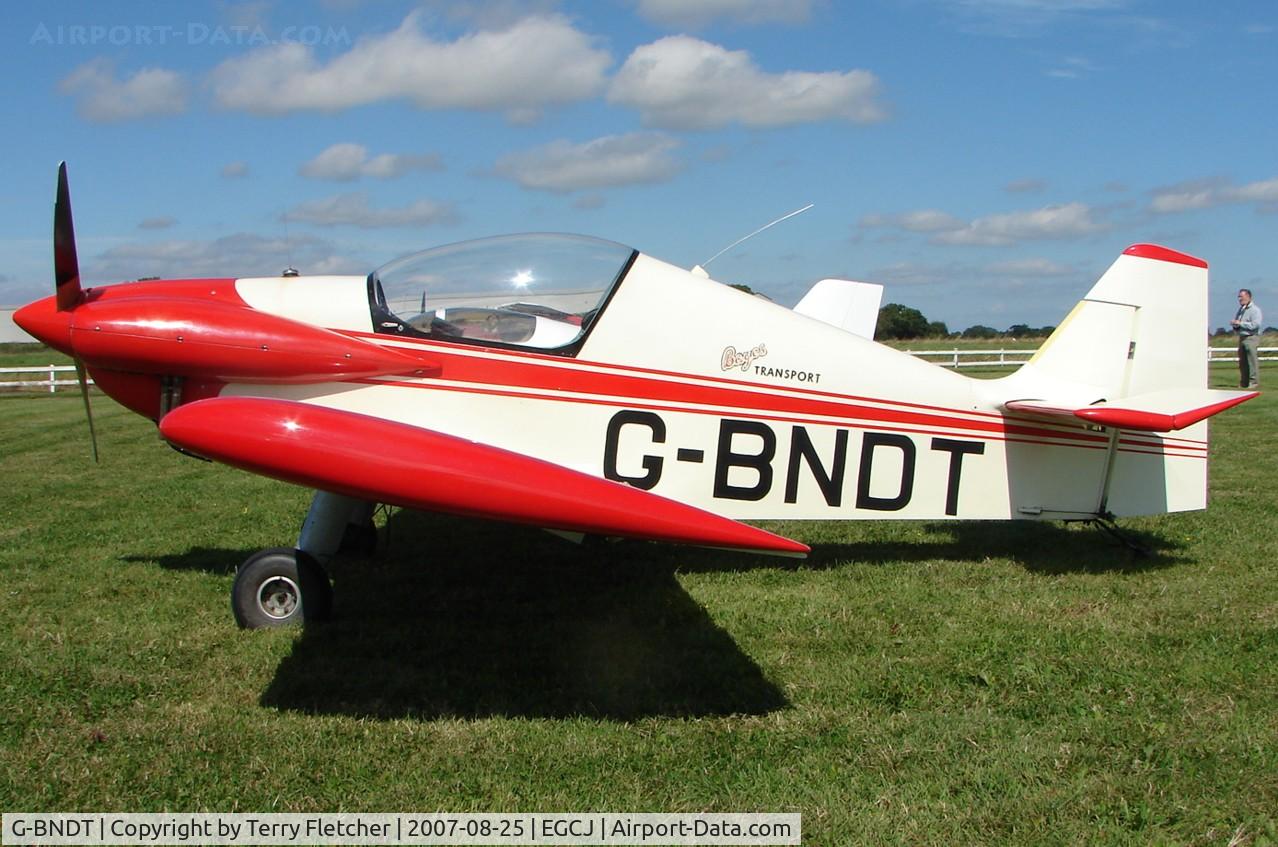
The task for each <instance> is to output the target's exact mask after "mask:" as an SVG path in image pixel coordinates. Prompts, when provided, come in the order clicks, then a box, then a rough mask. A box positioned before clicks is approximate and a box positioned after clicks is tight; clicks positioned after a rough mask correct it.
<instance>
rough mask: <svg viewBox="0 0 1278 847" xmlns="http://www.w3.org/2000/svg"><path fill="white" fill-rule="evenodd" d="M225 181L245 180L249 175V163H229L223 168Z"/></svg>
mask: <svg viewBox="0 0 1278 847" xmlns="http://www.w3.org/2000/svg"><path fill="white" fill-rule="evenodd" d="M221 174H222V178H223V179H243V178H244V177H246V176H248V175H249V166H248V162H228V163H227V164H225V165H223V166H222V171H221Z"/></svg>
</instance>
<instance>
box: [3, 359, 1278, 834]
mask: <svg viewBox="0 0 1278 847" xmlns="http://www.w3.org/2000/svg"><path fill="white" fill-rule="evenodd" d="M0 358H2V357H0ZM1234 373H1235V372H1234V371H1233V370H1232V368H1229V367H1224V366H1221V367H1217V368H1214V369H1213V377H1212V379H1213V384H1214V385H1217V386H1219V387H1226V386H1229V385H1231V384H1232V380H1233V377H1234ZM1265 378H1266V379H1267V380H1268V383H1269V384H1272V385H1278V368H1269V369H1268V370H1267V372H1266V373H1265ZM94 410H95V414H96V418H97V422H98V431H99V439H100V443H101V448H102V453H103V461H102V464H101V465H100V466H97V467H94V466H93V465H92V462H91V461H90V460H89V458H88V444H87V434H86V429H85V426H84V422H83V420H82V415H83V411H82V407H81V404H80V400H79V398H78V396H77V395H76V393H75V392H74V391H68V392H60V393H59V394H58V395H56V396H53V397H50V396H48V395H38V394H37V395H10V396H3V397H0V479H2V480H3V483H4V490H3V494H0V592H2V593H0V809H9V810H37V811H57V810H68V811H69V810H113V811H162V810H174V811H198V810H205V811H251V812H264V811H311V810H323V811H335V810H366V811H404V810H411V811H435V810H447V811H514V810H524V811H591V810H610V811H696V810H717V811H798V812H801V813H802V814H803V826H804V836H805V837H804V843H805V844H810V845H835V844H862V843H868V844H898V843H910V844H954V843H961V844H968V843H996V844H1005V843H1011V844H1043V843H1047V844H1151V843H1159V844H1161V843H1172V844H1204V845H1206V844H1219V845H1226V844H1273V843H1278V834H1275V827H1276V826H1278V528H1276V522H1275V521H1274V518H1273V516H1274V513H1275V511H1276V509H1278V493H1276V491H1275V486H1274V459H1273V452H1272V441H1273V437H1274V434H1275V433H1276V432H1278V399H1275V397H1274V396H1273V395H1272V394H1265V395H1263V396H1261V397H1260V398H1259V399H1257V400H1255V401H1253V402H1251V403H1248V404H1245V405H1244V406H1242V407H1240V408H1238V409H1235V410H1233V411H1231V412H1228V413H1226V414H1224V415H1222V416H1220V417H1219V418H1216V419H1215V420H1216V421H1217V423H1216V424H1215V425H1214V432H1213V436H1214V438H1213V445H1214V446H1213V458H1212V504H1211V508H1210V509H1209V510H1208V511H1206V512H1202V513H1194V514H1186V515H1178V516H1169V517H1161V518H1151V519H1141V520H1132V521H1127V522H1125V524H1126V526H1127V527H1128V528H1129V529H1130V530H1131V532H1133V533H1134V534H1135V535H1136V536H1137V537H1138V538H1139V539H1140V540H1141V541H1142V542H1144V543H1145V544H1147V545H1148V546H1150V547H1151V548H1153V550H1154V551H1155V552H1154V555H1153V556H1151V557H1149V558H1144V559H1140V558H1134V557H1133V556H1132V555H1131V554H1130V553H1129V552H1128V551H1127V550H1126V549H1125V548H1122V547H1118V546H1115V545H1114V544H1113V543H1112V542H1111V541H1110V540H1109V539H1107V538H1106V537H1105V536H1103V535H1102V534H1100V533H1099V532H1097V531H1095V530H1089V529H1086V528H1083V527H1078V526H1069V527H1064V526H1058V525H1040V524H1029V523H1017V524H988V523H976V524H958V523H931V524H898V523H891V522H872V523H870V522H867V523H818V524H777V525H774V528H776V529H778V530H779V531H781V532H784V533H787V534H792V535H794V536H797V537H799V538H802V539H804V540H806V541H808V542H809V543H811V544H812V545H813V546H814V555H813V556H812V557H811V558H810V559H809V560H807V561H806V562H802V563H796V562H792V561H782V560H774V559H768V558H761V557H751V556H745V555H738V554H727V553H716V552H709V551H700V550H687V549H680V548H672V547H664V546H657V545H617V546H609V547H605V548H603V549H596V548H586V549H582V548H576V547H572V546H570V545H567V544H566V543H564V542H561V541H559V540H557V539H555V538H552V537H550V536H548V535H545V534H543V533H539V532H536V531H533V530H528V529H523V528H514V527H506V526H497V525H492V524H486V523H481V522H475V521H460V520H455V519H446V518H440V517H434V516H427V515H419V514H412V513H405V512H397V513H395V514H394V515H393V516H392V517H391V518H390V519H389V521H386V522H385V527H384V530H385V532H387V533H388V534H389V536H390V549H389V551H388V552H386V553H385V554H383V555H381V556H379V557H378V558H377V559H375V560H373V561H364V560H358V559H343V560H339V561H337V562H336V563H334V565H333V566H332V568H331V572H332V574H333V577H334V583H335V589H336V596H337V617H336V619H335V620H334V621H332V622H331V623H328V624H327V625H323V626H317V627H313V628H308V629H307V630H305V631H300V630H299V631H254V632H242V631H239V630H237V629H236V628H235V626H234V623H233V621H232V620H231V615H230V611H229V607H228V599H227V598H228V592H229V589H230V584H231V578H232V573H233V569H234V567H235V566H236V564H238V563H239V562H240V561H241V560H243V559H244V558H245V557H246V556H248V555H249V554H250V553H252V552H253V551H255V550H257V549H259V548H262V547H268V546H276V545H280V544H289V543H291V542H292V540H293V539H294V538H295V537H296V532H297V528H298V524H299V523H300V521H301V518H302V516H303V514H304V511H305V508H306V505H307V502H308V496H307V493H306V492H304V491H301V490H299V489H296V488H292V487H289V486H286V485H283V484H279V483H275V482H271V481H267V480H263V479H259V478H256V477H252V476H249V475H247V474H244V473H239V472H236V471H232V470H229V469H226V468H223V467H219V466H215V465H209V464H205V463H202V462H198V461H195V460H192V459H189V458H184V457H182V456H180V455H178V454H177V453H175V452H173V451H171V450H170V449H168V448H167V447H165V446H164V445H163V444H161V443H160V442H159V441H158V439H157V437H156V435H155V430H154V427H153V426H151V425H150V424H148V423H147V422H145V421H142V420H140V419H138V418H136V417H135V416H132V415H130V414H128V413H126V412H124V411H123V410H122V409H120V408H119V407H118V406H115V405H114V404H113V403H111V402H110V401H109V400H106V399H105V398H103V397H101V396H100V395H97V396H95V405H94Z"/></svg>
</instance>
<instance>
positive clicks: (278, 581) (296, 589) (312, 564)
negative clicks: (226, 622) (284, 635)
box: [231, 547, 333, 629]
mask: <svg viewBox="0 0 1278 847" xmlns="http://www.w3.org/2000/svg"><path fill="white" fill-rule="evenodd" d="M231 611H232V612H233V613H234V614H235V622H236V623H237V624H239V625H240V626H241V627H243V628H244V629H258V628H260V627H264V626H289V625H291V624H300V623H302V621H304V620H305V621H317V620H324V619H325V618H327V617H328V616H329V615H330V614H331V613H332V611H333V588H332V586H331V585H330V584H329V581H328V574H327V573H325V572H324V568H323V567H322V566H321V565H320V563H319V562H317V561H315V559H314V558H312V557H311V556H309V555H307V554H306V553H303V552H302V551H301V550H294V549H293V548H291V547H276V548H273V549H270V550H262V551H260V552H257V553H254V554H253V555H252V556H249V557H248V558H247V559H245V560H244V564H242V565H240V567H239V570H237V571H236V572H235V583H234V584H233V585H232V586H231Z"/></svg>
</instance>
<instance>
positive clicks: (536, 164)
mask: <svg viewBox="0 0 1278 847" xmlns="http://www.w3.org/2000/svg"><path fill="white" fill-rule="evenodd" d="M677 147H679V141H678V140H677V139H675V138H672V137H670V136H668V135H665V134H664V133H659V132H632V133H627V134H626V135H608V136H604V137H603V138H596V139H594V140H593V141H587V142H585V143H583V144H573V143H571V142H569V141H563V140H560V141H554V142H551V143H550V144H546V145H544V146H542V147H537V148H534V149H532V150H526V151H523V152H520V153H511V154H508V155H506V156H503V157H501V158H500V159H499V160H497V164H496V165H495V166H494V168H493V171H494V173H496V174H497V175H498V176H503V177H506V178H508V179H512V180H514V181H515V182H517V183H519V184H520V185H522V186H523V187H524V188H532V189H536V190H540V191H558V192H567V191H578V190H580V189H592V188H609V187H613V186H618V185H635V184H640V183H652V182H664V181H665V180H668V179H670V178H671V177H672V176H674V175H675V174H676V173H677V172H678V171H679V169H680V167H681V166H680V164H679V162H678V161H676V160H675V159H674V158H673V157H672V156H671V152H672V151H673V150H675V149H676V148H677Z"/></svg>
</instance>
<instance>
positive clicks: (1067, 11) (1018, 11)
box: [936, 0, 1148, 38]
mask: <svg viewBox="0 0 1278 847" xmlns="http://www.w3.org/2000/svg"><path fill="white" fill-rule="evenodd" d="M936 2H937V5H938V6H941V7H942V8H947V9H949V10H950V11H952V12H954V13H955V14H957V15H958V16H959V17H960V18H961V19H962V20H964V21H966V22H967V23H968V24H969V26H970V28H972V29H973V30H974V31H976V32H980V33H983V34H987V35H998V36H1003V37H1007V38H1021V37H1025V36H1031V35H1037V34H1039V33H1040V32H1042V31H1043V30H1045V29H1047V28H1048V27H1051V26H1053V25H1056V24H1058V23H1060V22H1062V21H1067V20H1070V19H1076V18H1079V17H1083V16H1104V15H1106V14H1116V13H1122V12H1125V11H1126V9H1127V8H1128V7H1129V6H1130V5H1131V2H1130V0H936ZM1125 20H1126V21H1127V22H1128V24H1129V26H1132V25H1134V22H1133V21H1132V20H1131V18H1130V17H1127V18H1125ZM1147 25H1148V24H1147Z"/></svg>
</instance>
